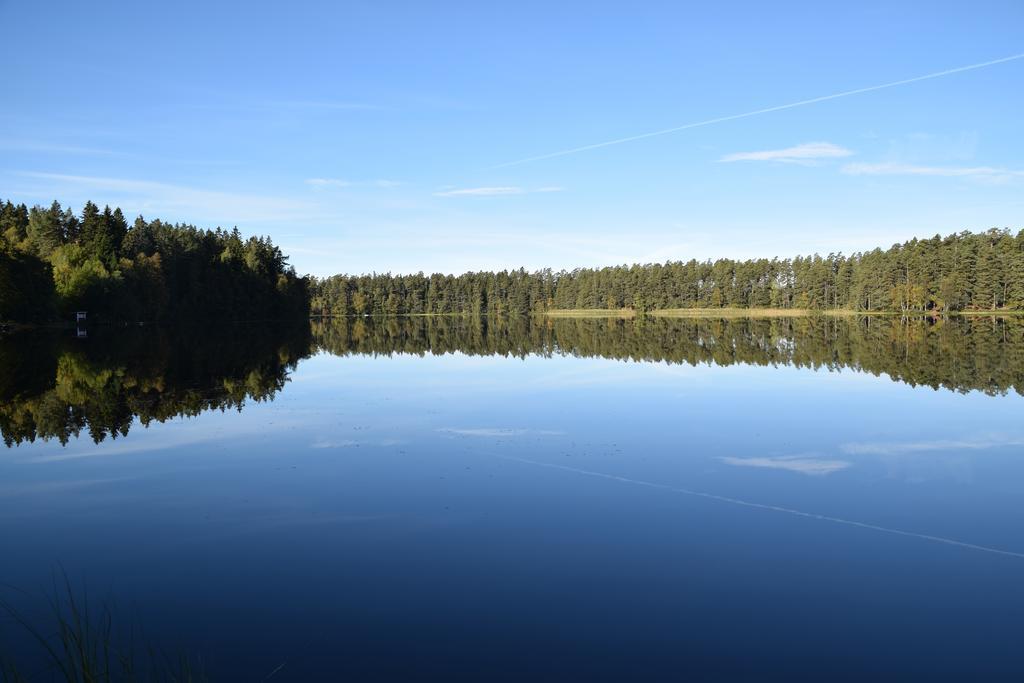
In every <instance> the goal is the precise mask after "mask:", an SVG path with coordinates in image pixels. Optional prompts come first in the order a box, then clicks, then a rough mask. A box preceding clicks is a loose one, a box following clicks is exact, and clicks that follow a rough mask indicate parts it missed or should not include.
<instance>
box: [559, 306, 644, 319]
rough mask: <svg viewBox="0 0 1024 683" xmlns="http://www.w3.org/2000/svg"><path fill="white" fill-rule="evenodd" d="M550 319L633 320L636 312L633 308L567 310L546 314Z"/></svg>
mask: <svg viewBox="0 0 1024 683" xmlns="http://www.w3.org/2000/svg"><path fill="white" fill-rule="evenodd" d="M545 315H547V316H548V317H549V318H632V317H634V316H636V311H634V310H633V309H632V308H617V309H606V308H565V309H556V310H550V311H547V312H545Z"/></svg>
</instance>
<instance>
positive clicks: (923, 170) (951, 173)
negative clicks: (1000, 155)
mask: <svg viewBox="0 0 1024 683" xmlns="http://www.w3.org/2000/svg"><path fill="white" fill-rule="evenodd" d="M842 171H843V173H847V174H849V175H914V176H940V177H947V178H981V179H988V180H1006V179H1009V178H1014V177H1024V171H1014V170H1010V169H1005V168H995V167H992V166H918V165H915V164H901V163H896V162H883V163H879V164H846V165H845V166H843V168H842Z"/></svg>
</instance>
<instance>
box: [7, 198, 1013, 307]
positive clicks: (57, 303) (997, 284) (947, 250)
mask: <svg viewBox="0 0 1024 683" xmlns="http://www.w3.org/2000/svg"><path fill="white" fill-rule="evenodd" d="M697 308H699V309H714V308H772V309H787V310H792V309H801V310H802V309H808V310H850V311H868V312H875V311H893V312H901V313H904V314H913V313H923V312H935V313H950V312H958V311H1017V310H1024V230H1022V231H1020V232H1018V233H1016V234H1014V233H1012V232H1011V231H1010V230H1008V229H993V230H989V231H987V232H982V233H970V232H962V233H958V234H954V235H949V236H946V237H940V236H935V237H932V238H929V239H913V240H910V241H909V242H905V243H903V244H897V245H894V246H892V247H890V248H889V249H885V250H883V249H880V248H879V249H874V250H872V251H867V252H858V253H855V254H852V255H848V256H847V255H843V254H829V255H827V256H819V255H813V256H798V257H795V258H772V259H767V258H762V259H750V260H745V261H741V260H732V259H718V260H715V261H710V260H705V261H697V260H690V261H686V262H683V261H673V262H668V263H654V264H637V265H622V266H612V267H606V268H579V269H575V270H571V271H565V270H562V271H553V270H550V269H545V270H539V271H534V272H527V271H526V270H523V269H519V270H512V271H501V272H470V273H464V274H462V275H457V276H456V275H444V274H440V273H435V274H433V275H425V274H423V273H417V274H413V275H392V274H390V273H387V274H370V275H335V276H332V277H327V278H307V277H299V276H298V275H296V273H295V270H294V269H293V268H292V267H291V266H290V265H288V259H287V257H286V256H285V255H284V254H282V253H281V250H280V249H279V248H278V247H276V246H275V245H274V244H273V243H272V242H271V240H270V239H269V238H265V237H248V238H243V237H242V236H241V235H240V234H239V232H238V230H237V228H236V229H234V230H232V231H226V230H221V229H220V228H218V229H216V230H203V229H199V228H196V227H194V226H191V225H182V224H170V223H165V222H163V221H161V220H159V219H155V220H149V221H147V220H146V219H144V218H143V217H141V216H140V217H138V218H136V219H135V220H134V222H133V223H132V224H130V225H129V224H128V222H127V221H126V219H125V217H124V215H123V213H122V212H121V210H120V209H113V210H111V209H110V208H109V207H106V208H104V209H103V210H101V209H100V208H99V207H98V206H97V205H96V204H93V203H92V202H87V203H86V205H85V207H84V208H83V209H82V212H81V214H78V215H76V214H75V213H74V212H72V211H71V210H70V209H64V208H62V207H61V205H60V204H58V203H57V202H54V203H53V204H52V205H51V206H50V207H49V208H44V207H40V206H34V207H32V208H28V207H27V206H26V205H24V204H20V205H15V204H13V203H11V202H9V201H8V202H5V203H2V204H0V321H3V320H14V321H22V322H27V321H45V320H52V319H53V318H54V317H56V316H61V317H64V318H66V317H67V316H68V315H69V313H70V312H72V311H76V310H85V311H88V312H89V314H90V316H92V317H93V318H98V319H100V320H103V321H156V320H170V319H175V320H182V319H210V318H217V319H221V320H246V319H248V320H254V319H263V320H267V319H281V318H286V317H290V316H306V315H309V314H312V315H314V316H349V315H355V316H361V315H420V314H461V315H528V314H536V313H544V312H546V311H556V310H570V309H584V310H618V309H631V310H633V311H638V312H641V313H643V312H648V311H654V310H669V309H697Z"/></svg>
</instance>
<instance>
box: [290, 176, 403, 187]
mask: <svg viewBox="0 0 1024 683" xmlns="http://www.w3.org/2000/svg"><path fill="white" fill-rule="evenodd" d="M305 182H306V184H307V185H309V186H310V187H317V188H326V187H356V186H360V187H380V188H390V187H398V186H400V185H402V183H401V182H400V181H398V180H386V179H383V178H379V179H377V180H345V179H344V178H307V179H306V181H305Z"/></svg>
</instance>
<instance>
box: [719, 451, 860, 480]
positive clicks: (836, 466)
mask: <svg viewBox="0 0 1024 683" xmlns="http://www.w3.org/2000/svg"><path fill="white" fill-rule="evenodd" d="M719 460H721V461H722V462H724V463H726V464H727V465H735V466H736V467H761V468H765V469H770V470H786V471H788V472H799V473H800V474H809V475H811V476H823V475H826V474H832V473H833V472H838V471H839V470H843V469H846V468H847V467H849V466H850V465H851V464H852V463H849V462H847V461H846V460H825V459H822V458H804V457H799V456H788V457H782V458H733V457H724V458H719Z"/></svg>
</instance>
